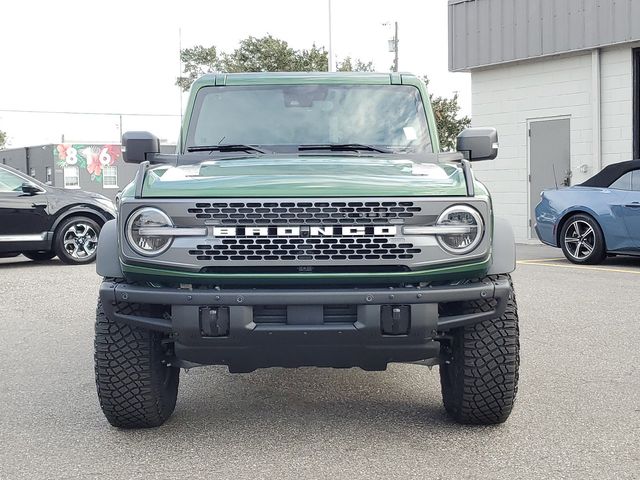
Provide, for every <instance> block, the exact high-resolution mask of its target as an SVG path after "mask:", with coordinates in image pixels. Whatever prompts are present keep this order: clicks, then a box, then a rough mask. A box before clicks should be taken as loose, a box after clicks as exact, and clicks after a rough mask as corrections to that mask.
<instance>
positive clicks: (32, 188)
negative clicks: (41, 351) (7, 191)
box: [20, 182, 42, 195]
mask: <svg viewBox="0 0 640 480" xmlns="http://www.w3.org/2000/svg"><path fill="white" fill-rule="evenodd" d="M20 188H21V189H22V193H26V194H27V195H35V194H36V193H40V192H41V191H42V190H41V189H40V187H38V186H37V185H34V184H33V183H29V182H24V183H23V184H22V185H20Z"/></svg>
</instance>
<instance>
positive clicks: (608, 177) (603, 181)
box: [580, 160, 640, 188]
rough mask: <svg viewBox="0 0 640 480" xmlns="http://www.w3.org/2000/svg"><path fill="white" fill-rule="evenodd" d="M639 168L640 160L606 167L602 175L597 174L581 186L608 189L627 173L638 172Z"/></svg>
mask: <svg viewBox="0 0 640 480" xmlns="http://www.w3.org/2000/svg"><path fill="white" fill-rule="evenodd" d="M639 168H640V160H630V161H628V162H620V163H614V164H613V165H608V166H606V167H604V168H603V169H602V171H601V172H600V173H596V174H595V175H594V176H593V177H591V178H590V179H589V180H587V181H586V182H584V183H581V184H580V186H581V187H601V188H607V187H609V186H611V184H612V183H613V182H615V181H616V180H618V179H619V178H620V177H621V176H622V175H624V174H625V173H627V172H630V171H632V170H637V169H639Z"/></svg>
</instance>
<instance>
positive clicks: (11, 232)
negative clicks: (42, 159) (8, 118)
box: [0, 165, 116, 264]
mask: <svg viewBox="0 0 640 480" xmlns="http://www.w3.org/2000/svg"><path fill="white" fill-rule="evenodd" d="M115 214H116V212H115V207H114V205H113V202H112V201H111V200H109V199H108V198H107V197H104V196H102V195H99V194H97V193H89V192H83V191H81V190H75V191H73V190H63V189H61V188H56V187H52V186H49V185H45V184H43V183H40V182H38V181H37V180H35V179H33V178H31V177H29V176H28V175H25V174H23V173H22V172H19V171H18V170H15V169H13V168H11V167H8V166H6V165H0V257H11V256H16V255H19V254H21V253H22V254H24V255H25V256H26V257H28V258H30V259H32V260H36V261H38V260H49V259H51V258H53V257H55V256H56V255H57V256H58V258H60V260H62V261H63V262H64V263H69V264H83V263H90V262H92V261H93V260H95V257H96V247H97V245H98V235H99V234H100V229H101V228H102V225H104V223H105V222H106V221H107V220H111V219H113V218H115Z"/></svg>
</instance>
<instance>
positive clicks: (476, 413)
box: [440, 275, 520, 425]
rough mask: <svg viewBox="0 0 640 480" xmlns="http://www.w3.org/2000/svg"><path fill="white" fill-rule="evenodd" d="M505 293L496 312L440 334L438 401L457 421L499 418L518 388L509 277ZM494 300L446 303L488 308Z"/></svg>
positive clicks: (471, 309)
mask: <svg viewBox="0 0 640 480" xmlns="http://www.w3.org/2000/svg"><path fill="white" fill-rule="evenodd" d="M497 279H509V284H510V286H511V295H510V297H509V300H508V302H507V306H506V310H505V312H504V314H503V315H502V316H500V317H499V318H495V319H490V320H485V321H483V322H480V323H476V324H474V325H469V326H466V327H462V328H457V329H454V330H451V331H450V332H446V333H447V334H448V335H449V336H450V340H449V341H443V344H442V351H441V358H440V383H441V386H442V399H443V401H444V407H445V410H446V411H447V413H448V414H449V415H450V416H451V417H452V418H453V419H454V420H455V421H456V422H458V423H462V424H476V425H491V424H497V423H502V422H504V421H505V420H506V419H507V418H508V417H509V414H510V413H511V410H512V408H513V404H514V401H515V399H516V393H517V391H518V369H519V367H520V341H519V329H518V307H517V304H516V297H515V294H514V292H513V283H512V282H511V276H510V275H497V276H490V277H487V280H490V281H493V280H497ZM496 303H497V301H496V300H495V299H489V300H474V301H469V302H460V303H456V304H452V305H448V306H447V308H448V309H449V311H447V312H446V313H447V314H448V315H451V314H468V313H479V312H486V311H489V310H493V309H494V308H495V306H496Z"/></svg>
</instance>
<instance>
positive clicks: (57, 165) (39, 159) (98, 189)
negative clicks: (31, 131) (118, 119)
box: [0, 144, 176, 199]
mask: <svg viewBox="0 0 640 480" xmlns="http://www.w3.org/2000/svg"><path fill="white" fill-rule="evenodd" d="M73 145H74V146H76V147H78V148H79V149H83V148H86V147H93V146H95V147H96V149H97V150H96V151H99V150H100V148H99V147H104V145H99V146H98V145H93V144H81V146H80V145H76V144H73ZM64 146H66V147H69V146H72V145H70V144H64ZM58 147H59V145H51V144H49V145H38V146H33V147H26V148H14V149H8V150H0V162H1V163H3V164H6V165H9V166H10V167H13V168H15V169H17V170H20V171H21V172H24V173H26V174H27V175H31V174H33V177H34V178H35V179H36V180H39V181H41V182H43V183H46V182H47V168H49V169H51V180H50V182H51V183H50V185H52V186H54V187H60V188H64V163H65V161H64V159H61V157H60V154H59V151H58ZM115 147H117V150H118V151H119V148H120V147H119V146H118V145H116V146H115ZM175 149H176V147H175V145H161V146H160V151H161V152H162V153H175ZM94 153H95V152H94ZM78 165H80V163H79V164H78ZM114 166H116V167H117V169H118V170H117V171H118V186H117V188H105V187H104V186H103V180H102V177H101V176H97V177H96V176H95V175H93V177H92V174H91V172H89V170H88V168H87V165H86V163H85V164H82V166H79V168H78V173H79V182H80V185H79V190H84V191H87V192H95V193H100V194H102V195H104V196H106V197H108V198H111V199H115V197H116V194H117V193H118V192H119V191H120V190H122V189H123V188H124V187H125V186H127V185H128V184H129V183H130V182H131V181H132V180H133V179H134V177H135V175H136V172H137V170H138V165H136V164H131V163H125V162H124V161H123V160H122V158H121V156H118V157H117V159H116V160H115V163H114Z"/></svg>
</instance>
